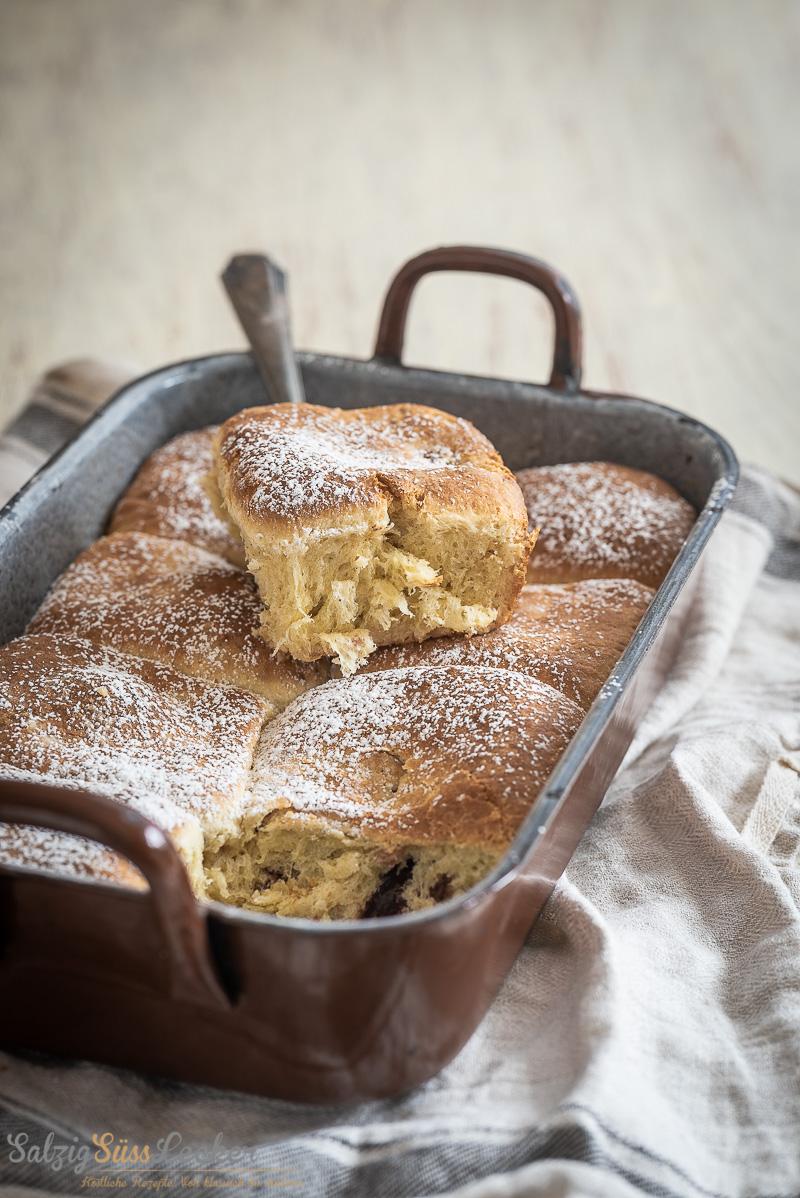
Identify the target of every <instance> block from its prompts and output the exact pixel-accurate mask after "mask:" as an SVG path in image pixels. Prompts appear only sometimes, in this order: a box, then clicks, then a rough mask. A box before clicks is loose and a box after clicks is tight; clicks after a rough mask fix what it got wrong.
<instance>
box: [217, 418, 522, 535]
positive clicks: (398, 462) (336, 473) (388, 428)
mask: <svg viewBox="0 0 800 1198" xmlns="http://www.w3.org/2000/svg"><path fill="white" fill-rule="evenodd" d="M219 455H220V462H221V468H222V469H223V470H224V471H225V472H227V473H228V475H229V480H230V484H231V489H232V490H233V492H234V494H236V495H238V496H241V497H242V498H243V501H244V503H245V505H246V507H247V510H248V512H249V513H250V514H251V515H255V516H270V517H273V518H275V517H277V518H284V519H290V518H294V519H296V518H297V517H300V516H310V515H315V514H319V513H321V512H323V511H326V510H330V509H337V508H341V507H353V508H358V507H362V506H364V505H368V504H370V503H372V502H374V501H375V499H376V497H379V496H381V495H382V494H383V493H384V489H383V485H382V483H381V477H380V476H381V475H386V474H397V473H398V472H399V473H401V474H404V475H408V476H413V475H418V474H420V473H428V472H430V471H442V470H447V469H452V468H454V467H458V466H462V467H463V465H464V464H465V463H467V462H469V461H470V460H471V459H473V458H478V459H481V460H483V461H485V460H489V459H491V460H492V461H493V462H495V461H496V462H497V463H498V464H499V458H497V455H496V454H494V451H493V450H492V447H491V446H490V445H489V443H488V442H487V441H486V439H485V438H484V437H483V435H482V434H481V433H479V432H478V431H477V429H475V428H473V426H472V425H470V424H469V423H468V422H467V421H465V420H460V419H458V418H457V417H453V416H448V415H447V414H446V413H444V412H440V411H437V410H435V409H432V408H426V407H422V406H419V405H415V404H398V405H391V406H389V407H386V408H380V407H377V408H366V409H354V410H352V411H341V410H338V409H335V408H321V407H315V406H313V405H311V404H303V405H302V406H292V405H287V404H276V405H273V406H271V407H268V408H253V409H250V410H249V411H247V412H243V413H240V414H239V415H238V416H233V417H231V419H230V420H229V421H228V422H227V423H226V424H225V425H223V434H222V439H221V442H220V447H219Z"/></svg>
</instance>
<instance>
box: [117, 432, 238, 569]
mask: <svg viewBox="0 0 800 1198" xmlns="http://www.w3.org/2000/svg"><path fill="white" fill-rule="evenodd" d="M215 432H216V428H215V427H214V428H201V429H196V430H194V431H193V432H189V433H181V435H180V436H178V437H174V438H173V439H172V440H171V441H168V442H167V443H166V445H162V447H161V448H160V449H157V450H156V452H155V453H154V454H151V456H150V457H149V458H148V459H147V461H146V462H145V463H144V465H143V466H142V467H141V469H140V470H139V473H138V474H137V475H136V477H135V478H134V480H133V482H132V483H131V485H130V486H129V487H128V490H127V491H126V492H125V494H124V495H123V496H122V498H121V499H120V501H119V503H118V504H117V506H116V508H115V510H114V513H113V515H112V517H111V523H110V525H109V532H146V533H151V534H152V535H153V536H158V537H170V538H172V539H174V540H177V541H188V542H189V544H191V545H197V546H199V548H201V549H206V550H208V552H209V553H216V554H218V555H219V556H220V557H224V558H226V559H227V560H228V561H230V562H233V564H234V565H238V566H243V565H244V551H243V549H242V544H241V541H240V540H239V538H238V537H237V536H236V535H235V534H234V533H233V531H232V530H231V527H230V525H229V524H228V523H226V522H225V521H224V520H222V519H221V518H220V516H219V515H218V514H217V512H216V511H215V510H214V506H213V503H212V501H211V499H210V498H209V496H208V494H207V492H206V489H205V485H204V480H205V478H206V476H207V475H208V472H209V471H210V470H211V469H212V467H213V462H214V456H213V452H212V448H211V446H212V440H213V437H214V434H215Z"/></svg>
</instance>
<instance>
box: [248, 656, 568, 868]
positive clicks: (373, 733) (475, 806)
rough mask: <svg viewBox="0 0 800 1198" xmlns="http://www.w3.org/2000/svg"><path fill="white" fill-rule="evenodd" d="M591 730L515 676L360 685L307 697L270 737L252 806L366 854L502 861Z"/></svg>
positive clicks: (398, 679)
mask: <svg viewBox="0 0 800 1198" xmlns="http://www.w3.org/2000/svg"><path fill="white" fill-rule="evenodd" d="M582 718H583V712H582V710H581V709H580V708H579V707H578V706H577V704H575V703H573V702H571V701H570V700H569V699H567V698H566V697H565V696H564V695H562V694H560V693H559V692H558V691H556V690H554V689H553V688H552V687H549V686H547V685H546V684H544V683H541V682H538V681H536V680H534V679H532V678H527V677H525V676H524V675H523V674H518V673H514V672H512V671H510V670H497V669H487V668H485V667H475V668H474V669H460V668H453V667H445V668H441V669H436V668H430V667H421V668H414V669H396V670H385V671H380V672H377V673H372V674H359V675H356V676H354V677H351V678H348V679H344V680H341V681H336V682H329V683H326V684H325V685H324V686H321V687H318V688H317V689H316V690H313V691H309V692H307V693H306V694H305V695H302V696H301V697H300V698H299V699H298V700H296V701H295V702H294V703H293V704H292V705H291V706H290V707H289V708H287V709H286V711H285V712H283V713H282V714H281V715H280V716H278V717H277V719H276V720H274V721H273V722H272V723H271V724H269V725H267V727H266V728H265V730H264V734H263V736H262V739H261V742H260V745H259V748H258V752H257V755H256V764H255V767H254V785H253V803H254V806H255V808H257V809H258V811H259V813H260V814H261V815H262V817H263V815H264V814H268V813H269V812H270V811H280V812H282V813H283V815H284V817H285V816H286V815H287V814H288V813H289V812H293V813H294V814H295V816H296V817H297V818H299V819H303V820H305V821H307V822H309V823H310V825H311V826H312V827H319V826H320V825H322V826H325V827H326V828H328V829H333V830H336V831H338V832H341V833H343V834H345V835H349V836H352V837H354V838H356V839H357V840H358V841H359V842H367V843H372V844H376V845H385V846H396V845H398V844H415V845H425V844H434V843H436V844H442V843H444V844H451V845H453V844H461V845H470V846H471V845H480V846H482V847H485V848H487V849H492V850H494V849H499V848H502V847H503V846H504V845H506V844H508V843H509V841H510V840H511V839H512V838H513V836H514V834H515V833H516V831H517V829H518V828H519V825H520V823H521V822H522V820H523V819H524V817H525V815H526V814H527V812H528V811H529V809H530V806H531V804H532V802H533V801H534V799H535V798H536V796H537V795H538V793H539V791H540V789H541V787H542V785H543V784H544V782H545V781H546V779H547V777H548V776H549V774H550V773H551V771H552V769H553V767H554V765H555V764H556V762H557V760H558V758H559V757H560V756H561V754H562V752H563V750H564V749H565V747H566V745H567V744H568V742H569V740H570V738H571V737H572V735H573V733H574V732H575V730H576V728H577V727H578V725H579V724H580V722H581V720H582Z"/></svg>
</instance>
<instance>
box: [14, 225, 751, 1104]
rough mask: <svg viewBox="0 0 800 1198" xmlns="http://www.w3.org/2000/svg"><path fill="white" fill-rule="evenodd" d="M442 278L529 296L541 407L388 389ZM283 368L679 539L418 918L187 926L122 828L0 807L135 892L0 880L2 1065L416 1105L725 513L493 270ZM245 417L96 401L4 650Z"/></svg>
mask: <svg viewBox="0 0 800 1198" xmlns="http://www.w3.org/2000/svg"><path fill="white" fill-rule="evenodd" d="M441 270H448V271H454V270H455V271H478V272H484V273H490V274H497V275H506V276H510V277H513V278H516V279H522V280H524V281H526V282H528V283H530V284H531V285H532V286H533V287H536V288H538V290H539V291H541V292H543V293H544V295H545V296H546V297H547V300H548V301H549V303H550V305H551V307H552V310H553V315H554V317H555V348H554V354H553V366H552V373H551V376H550V380H549V382H548V383H547V385H546V386H535V385H532V384H530V383H524V382H509V381H501V380H497V379H488V378H476V377H468V376H463V375H457V374H450V373H442V372H436V371H429V370H417V369H410V368H408V367H405V366H403V364H402V360H401V351H402V347H403V337H404V331H405V324H406V316H407V312H408V306H409V301H410V298H411V295H412V292H413V289H414V287H415V285H416V283H417V282H418V281H419V280H420V279H421V278H422V277H423V276H424V275H426V274H428V273H430V272H433V271H441ZM298 357H299V362H300V366H301V370H302V376H303V382H304V384H305V389H306V394H307V398H308V400H309V401H310V402H312V403H317V404H326V405H329V406H339V407H344V408H353V407H363V406H366V405H369V404H386V403H396V402H399V401H412V402H413V401H419V402H422V403H426V404H432V405H434V406H436V407H440V408H443V409H444V410H446V411H448V412H453V413H455V414H456V415H458V416H465V417H467V418H468V419H469V420H471V421H473V422H474V423H475V424H476V425H477V426H478V427H479V428H480V429H482V431H483V432H484V433H485V434H486V435H487V436H488V437H489V438H490V440H491V441H492V442H493V443H494V444H495V445H496V446H497V448H498V449H499V450H500V452H501V453H502V455H503V457H504V458H505V460H506V462H507V463H508V465H509V466H510V467H511V468H512V469H514V470H518V469H520V468H521V467H524V466H533V465H544V464H552V463H556V462H564V461H580V460H591V459H611V460H612V461H616V462H620V463H622V464H625V465H629V466H635V467H640V468H642V469H645V470H651V471H654V472H655V473H657V474H660V475H661V476H662V477H663V478H665V479H667V480H668V481H669V482H670V483H672V484H673V485H674V486H675V487H676V488H677V489H678V491H680V492H681V494H682V495H684V496H685V497H686V498H687V499H688V500H689V501H690V502H691V503H692V504H694V506H695V507H696V508H697V509H698V511H699V513H700V514H699V517H698V520H697V522H696V524H695V526H694V528H693V531H692V532H691V534H690V536H689V538H688V540H687V541H686V543H685V545H684V547H683V549H682V550H681V552H680V554H679V556H678V558H677V559H676V561H675V563H674V565H673V566H672V569H671V570H670V572H669V574H668V576H667V578H666V579H665V581H664V583H663V584H662V586H661V588H660V589H659V591H658V594H657V595H656V597H655V599H654V601H653V603H652V605H651V607H650V609H649V610H648V611H647V612H646V614H645V615H644V617H643V619H642V622H641V624H640V625H639V628H638V629H637V631H636V633H635V634H634V637H633V639H632V641H631V643H630V644H629V646H628V648H627V649H626V651H625V653H624V654H623V656H622V658H621V660H620V662H619V664H618V665H617V667H616V669H615V670H614V673H613V675H612V676H611V678H610V679H609V681H608V683H607V684H606V685H605V686H604V687H603V689H602V691H601V692H600V694H599V695H598V697H597V699H596V700H595V702H594V704H593V706H592V708H591V709H590V711H589V712H588V714H587V716H586V718H585V719H584V721H583V724H582V725H581V727H580V728H579V730H578V732H577V734H576V735H575V737H574V739H573V741H572V742H571V744H570V745H569V747H568V748H567V750H566V752H565V753H564V755H563V757H562V758H561V760H560V762H559V763H558V765H557V766H556V769H555V770H554V772H553V774H552V775H551V777H550V779H549V781H548V783H547V785H546V786H545V788H544V789H543V791H542V792H541V794H540V796H539V798H538V800H537V802H536V803H535V805H534V807H533V809H532V810H531V812H530V816H529V818H528V819H527V821H526V822H525V824H524V825H523V826H522V828H521V830H520V832H519V834H518V836H517V838H516V840H515V841H514V843H513V845H512V846H511V848H510V849H509V851H508V853H507V854H506V856H505V858H504V859H503V861H502V862H501V863H500V864H499V865H498V866H497V868H496V869H495V870H494V871H493V873H492V874H490V875H489V876H488V877H487V878H486V879H485V880H484V881H483V882H481V883H480V884H479V885H478V886H477V887H475V888H474V889H473V890H472V891H470V892H469V893H468V894H466V895H463V896H460V897H457V898H453V899H450V900H449V901H447V902H445V903H442V904H441V905H439V906H437V907H435V908H433V909H431V910H428V911H423V912H417V913H414V914H407V915H397V916H392V917H389V918H386V919H382V920H381V919H375V920H366V921H361V922H341V923H330V924H318V923H313V922H310V921H306V920H293V919H280V918H276V917H272V916H268V915H260V914H250V913H248V912H244V911H239V910H236V909H234V908H231V907H226V906H223V905H221V904H218V903H212V902H209V903H199V902H197V901H196V900H195V898H194V897H193V895H192V893H191V891H190V888H189V884H188V881H187V877H186V874H185V872H184V869H183V866H182V864H181V861H180V859H179V857H178V856H177V854H176V852H175V850H174V849H173V848H172V846H171V845H170V843H169V841H168V840H167V839H166V838H165V837H164V836H163V834H162V833H161V832H160V831H159V830H158V829H157V828H155V827H154V826H153V825H152V824H149V823H148V822H147V821H146V820H144V819H143V818H142V817H141V816H139V815H136V814H135V813H134V812H131V811H129V810H126V809H125V808H124V807H122V806H120V805H117V804H115V803H113V802H111V801H109V800H107V799H104V798H101V797H98V796H93V795H89V794H82V793H79V792H74V791H70V790H67V789H62V788H59V787H56V786H43V785H35V784H32V783H31V784H25V785H23V784H18V783H17V784H15V783H10V782H8V781H7V782H4V783H0V820H4V821H9V822H18V823H29V824H35V825H39V826H43V827H48V828H53V829H58V830H62V831H65V832H73V833H77V834H80V835H82V836H86V837H89V838H92V839H94V840H97V841H101V842H102V843H104V844H106V845H109V846H111V847H112V848H114V849H116V850H118V851H119V852H121V853H123V854H125V855H126V856H127V857H128V858H129V859H130V860H131V861H132V862H133V863H134V864H135V865H136V866H138V868H139V869H140V870H141V871H142V873H143V874H144V875H145V876H146V878H147V879H148V882H149V887H150V888H149V890H148V891H143V892H135V891H128V890H125V889H122V888H118V887H114V886H111V885H108V884H104V883H99V882H94V881H77V880H69V879H61V878H56V877H52V876H47V875H44V874H41V873H36V872H33V871H31V870H27V869H25V868H22V867H13V868H12V867H3V868H2V869H0V1043H2V1045H3V1047H5V1048H9V1049H29V1050H38V1051H43V1052H45V1053H52V1054H56V1055H60V1056H68V1057H80V1058H85V1059H89V1060H94V1061H99V1062H105V1063H108V1064H112V1065H117V1066H125V1067H129V1068H132V1069H136V1070H140V1071H142V1072H145V1073H150V1074H155V1075H159V1076H162V1077H170V1078H176V1079H181V1080H184V1081H190V1082H199V1083H204V1084H207V1085H211V1086H218V1087H226V1088H231V1089H237V1090H243V1091H250V1092H253V1093H258V1094H265V1095H271V1096H274V1097H278V1098H282V1099H290V1100H300V1101H311V1102H350V1101H356V1100H362V1099H368V1098H378V1097H383V1096H388V1095H392V1094H397V1093H399V1092H401V1091H404V1090H407V1089H409V1088H410V1087H413V1086H415V1085H417V1084H419V1083H421V1082H423V1081H425V1080H426V1079H428V1078H430V1077H431V1076H433V1075H434V1074H435V1073H436V1072H437V1071H438V1070H439V1069H441V1068H442V1067H443V1066H444V1065H445V1064H446V1063H447V1062H448V1061H449V1060H450V1059H451V1058H452V1057H453V1056H454V1055H455V1054H456V1053H457V1052H458V1050H459V1049H460V1048H461V1046H462V1045H463V1044H464V1043H465V1041H466V1040H467V1039H468V1037H469V1036H470V1035H471V1034H472V1032H473V1031H474V1029H475V1028H476V1027H477V1025H478V1023H479V1022H480V1020H481V1018H482V1017H483V1015H484V1013H485V1012H486V1010H487V1008H488V1006H489V1004H490V1003H491V1001H492V999H493V997H494V995H495V993H496V992H497V990H498V987H499V986H500V984H501V982H502V980H503V978H504V976H505V974H506V973H507V971H508V970H509V968H510V967H511V964H512V962H513V961H514V958H515V957H516V955H517V953H518V951H519V949H520V947H521V945H522V943H523V941H524V939H525V936H526V934H527V932H528V930H529V929H530V927H531V924H532V922H533V920H534V919H535V918H536V916H537V915H538V913H539V911H540V910H541V908H542V905H543V904H544V902H545V900H546V899H547V897H548V895H549V893H550V891H551V889H552V887H553V885H554V883H555V881H556V879H557V878H558V877H559V875H560V874H561V872H562V871H563V869H564V868H565V866H566V864H567V862H568V861H569V858H570V856H571V854H572V852H573V851H574V849H575V846H576V845H577V843H578V841H579V839H580V837H581V836H582V834H583V832H584V831H585V829H586V827H587V825H588V824H589V821H590V820H591V818H592V815H593V814H594V812H595V810H596V809H597V807H598V806H599V804H600V802H601V800H602V798H603V795H604V794H605V792H606V789H607V787H608V785H609V783H610V781H611V779H612V777H613V775H614V773H615V771H616V770H617V767H618V766H619V763H620V761H621V760H622V757H623V754H624V752H625V750H626V748H627V747H628V745H629V744H630V741H631V739H632V736H633V733H634V730H635V729H636V726H637V724H638V722H639V720H640V718H641V716H642V713H643V712H644V710H645V708H646V706H647V704H648V703H649V701H650V699H651V698H652V696H653V695H654V693H655V692H656V691H657V689H658V688H659V686H660V684H661V682H662V681H663V679H664V677H665V674H666V672H667V669H668V667H669V661H670V655H671V650H670V645H671V644H673V643H674V641H675V635H674V634H675V632H676V630H677V633H678V635H680V620H681V611H682V610H683V609H684V608H685V606H686V595H687V593H688V590H689V588H687V586H686V584H687V582H688V581H689V580H690V578H691V576H692V574H693V571H695V570H696V567H697V563H698V560H699V558H700V555H701V554H702V552H703V549H704V548H705V546H706V544H707V543H708V539H709V537H710V536H711V533H712V531H713V529H714V527H715V525H716V524H717V521H718V520H719V517H720V514H721V512H722V511H723V509H724V508H725V506H726V504H727V503H728V501H729V499H730V497H731V494H732V492H733V489H734V487H735V484H736V478H737V473H738V471H737V464H736V459H735V457H734V455H733V453H732V452H731V450H730V448H729V447H728V445H727V444H726V443H725V441H723V440H722V438H721V437H719V436H718V435H717V434H716V433H714V432H713V431H712V430H710V429H708V428H706V427H705V426H704V425H702V424H699V423H698V422H697V421H696V420H692V419H690V418H689V417H687V416H684V415H681V414H680V413H678V412H676V411H673V410H672V409H670V408H666V407H663V406H661V405H659V404H654V403H649V402H646V401H645V400H641V399H635V398H631V397H624V396H619V395H605V394H598V393H594V392H589V391H583V390H581V389H580V373H581V343H580V316H579V311H578V307H577V303H576V301H575V298H574V295H573V293H572V291H571V289H570V287H569V286H568V285H567V283H566V282H565V281H564V280H563V279H561V278H560V277H559V276H558V275H557V274H556V273H555V272H554V271H553V270H552V269H550V268H549V267H547V266H545V265H544V264H543V263H541V262H537V261H535V260H534V259H530V258H526V257H523V256H521V255H517V254H511V253H506V252H502V251H499V250H488V249H478V248H469V247H448V248H444V249H438V250H432V251H430V252H428V253H425V254H422V255H420V256H419V257H418V258H415V259H413V260H412V261H410V262H408V263H407V264H406V265H405V266H404V267H403V268H402V269H401V270H400V272H399V273H398V275H397V276H396V277H395V279H394V281H393V283H392V285H391V287H390V289H389V291H388V294H387V297H386V300H385V304H384V309H383V313H382V316H381V320H380V327H379V332H378V338H377V345H376V352H375V356H374V358H372V359H371V360H370V361H354V360H351V359H346V358H338V357H328V356H321V355H318V354H300V355H299V356H298ZM263 402H264V393H263V390H262V385H261V382H260V380H259V376H258V373H257V371H256V369H255V366H254V364H253V361H252V359H251V358H250V356H249V355H247V354H241V353H230V354H215V355H213V356H211V357H207V358H201V359H197V360H194V361H189V362H183V363H180V364H178V365H176V366H169V367H167V368H165V369H162V370H158V371H156V372H155V373H154V374H151V375H148V376H147V377H145V378H142V379H139V380H137V381H136V382H133V383H131V384H130V385H129V386H127V387H125V388H124V389H123V390H122V391H120V392H119V393H118V394H117V395H116V396H115V397H114V398H113V399H111V400H110V401H109V403H108V404H107V405H106V406H105V407H104V408H103V409H102V410H101V411H100V412H99V413H98V414H97V415H96V416H95V418H94V419H93V420H92V421H91V422H90V423H88V424H87V425H86V426H85V427H84V428H83V429H82V431H81V432H80V433H79V434H78V436H77V437H76V438H75V439H74V441H72V442H71V444H69V445H68V446H67V447H66V448H65V449H63V450H62V451H61V452H60V453H59V454H58V456H57V457H56V458H54V459H53V460H52V461H51V462H50V463H49V464H48V465H46V466H45V467H44V468H43V469H42V470H41V471H40V472H39V473H38V474H37V475H36V477H35V478H34V479H33V480H32V481H31V482H30V483H29V484H28V485H27V486H26V487H25V488H24V490H23V491H21V492H20V493H19V495H17V496H16V497H15V498H14V499H13V500H12V501H11V503H10V504H8V506H7V507H6V508H5V509H4V510H3V511H2V513H0V641H5V640H8V639H10V638H11V637H14V636H17V635H18V634H20V633H21V632H22V631H23V630H24V628H25V625H26V623H27V621H28V620H29V619H30V617H31V616H32V615H33V613H34V611H35V610H36V608H37V606H38V604H39V603H40V601H41V599H42V597H43V596H44V594H45V592H46V591H47V589H48V588H49V586H50V584H51V583H52V582H53V580H54V579H55V578H56V576H57V575H58V574H60V573H61V571H62V570H63V569H64V568H65V567H66V566H67V565H68V564H69V563H70V562H71V561H72V560H73V558H74V557H75V556H76V554H77V553H78V552H79V551H80V550H82V549H83V548H84V547H85V546H87V545H88V544H89V543H90V542H91V541H93V540H94V539H95V538H96V537H98V536H99V535H100V534H101V533H102V532H103V529H104V525H105V523H106V520H107V518H108V515H109V512H110V510H111V508H112V506H113V505H114V503H115V501H116V499H117V498H118V496H119V495H120V493H121V492H122V490H123V489H124V488H125V487H126V486H127V485H128V483H129V482H130V480H131V479H132V477H133V475H134V474H135V473H136V471H137V470H138V468H139V466H140V465H141V463H142V462H143V461H144V459H145V458H146V457H147V456H148V455H149V454H150V453H151V452H152V451H153V450H154V449H155V448H156V447H157V446H159V445H161V444H162V443H163V442H164V441H166V440H167V439H168V438H170V437H173V436H175V435H176V434H177V433H181V432H184V431H186V430H188V429H192V428H197V427H200V426H202V425H207V424H212V423H218V422H219V421H222V420H225V419H226V417H228V416H230V415H231V414H232V413H233V412H236V411H238V410H239V409H241V408H245V407H249V406H251V405H254V404H260V403H263ZM681 592H683V594H682V595H681ZM679 596H680V599H681V601H680V602H678V603H677V604H676V601H677V600H678V599H679Z"/></svg>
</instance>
